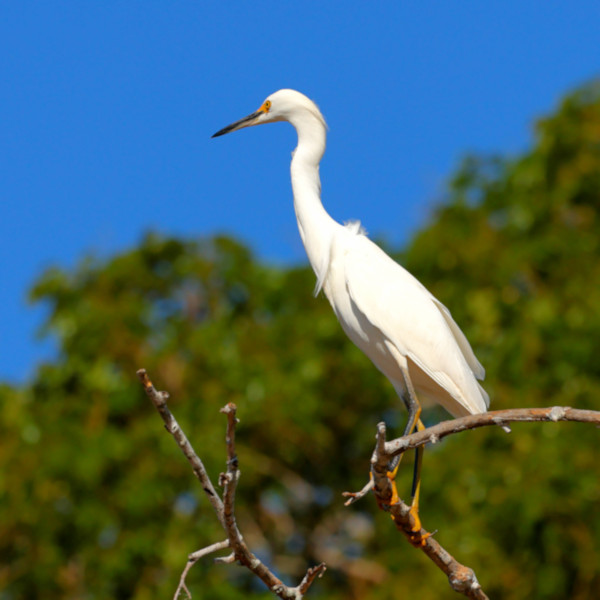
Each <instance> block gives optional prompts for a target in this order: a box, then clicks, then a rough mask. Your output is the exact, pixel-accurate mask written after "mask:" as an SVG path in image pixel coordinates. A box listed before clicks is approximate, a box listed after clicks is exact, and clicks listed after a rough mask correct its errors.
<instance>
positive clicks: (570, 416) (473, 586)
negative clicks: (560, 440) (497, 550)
mask: <svg viewBox="0 0 600 600" xmlns="http://www.w3.org/2000/svg"><path fill="white" fill-rule="evenodd" d="M539 421H547V422H558V421H575V422H579V423H592V424H595V425H596V426H600V412H598V411H592V410H580V409H575V408H570V407H567V406H564V407H563V406H554V407H550V408H522V409H510V410H499V411H493V412H487V413H483V414H479V415H469V416H467V417H461V418H459V419H454V420H451V421H444V422H442V423H438V424H437V425H434V426H432V427H428V428H427V429H425V430H423V431H419V432H417V433H413V434H411V435H407V436H405V437H400V438H397V439H395V440H392V441H390V442H386V440H385V433H386V429H385V423H379V425H378V426H377V435H376V444H375V450H374V451H373V456H372V458H371V479H370V480H369V483H368V484H367V485H366V486H365V487H364V488H363V489H362V490H361V491H360V492H358V493H348V492H346V493H345V494H344V495H345V496H346V497H348V498H349V500H348V501H347V502H346V504H352V503H353V502H356V501H357V500H359V499H360V498H362V497H364V496H365V495H366V494H367V493H368V492H370V491H371V490H373V491H374V492H375V498H376V500H377V504H378V506H379V508H381V509H382V510H384V511H386V512H389V513H390V514H391V516H392V518H393V520H394V523H395V525H396V527H397V528H398V529H399V530H400V531H401V532H402V533H403V534H404V535H405V536H406V537H407V539H408V540H409V542H410V543H411V544H412V545H413V546H415V547H417V548H419V549H421V550H422V551H423V552H424V553H425V554H426V555H427V556H428V557H429V558H430V559H431V560H432V561H433V562H434V563H435V564H436V565H437V566H438V567H439V568H440V569H441V570H442V571H443V572H444V573H445V574H446V576H447V577H448V581H449V582H450V585H451V587H452V589H454V590H455V591H457V592H459V593H461V594H463V595H464V596H466V597H467V598H475V599H477V600H485V599H486V598H487V596H486V594H485V593H484V592H483V590H482V589H481V586H480V584H479V582H478V581H477V577H476V575H475V573H474V572H473V570H472V569H470V568H469V567H466V566H464V565H462V564H460V563H459V562H458V561H457V560H456V559H455V558H454V557H453V556H452V555H451V554H450V553H449V552H448V551H446V550H445V549H444V548H442V546H441V545H440V544H439V543H438V542H437V541H436V540H435V539H434V537H433V534H431V533H429V532H427V531H426V530H425V529H423V528H420V527H419V526H418V525H417V523H416V522H415V519H414V517H413V515H412V514H411V513H410V506H408V505H407V504H405V503H404V502H403V501H402V500H400V499H398V500H397V501H395V502H394V503H393V504H391V503H390V502H391V501H392V484H391V481H390V478H389V477H388V467H389V464H390V460H391V459H392V458H393V457H394V456H398V455H399V454H402V453H404V452H406V450H410V449H411V448H417V447H419V446H424V445H426V444H435V443H437V442H439V441H440V440H441V439H442V438H444V437H446V436H448V435H452V434H454V433H459V432H461V431H467V430H469V429H477V428H478V427H486V426H490V425H496V426H500V427H507V426H508V424H510V423H516V422H539Z"/></svg>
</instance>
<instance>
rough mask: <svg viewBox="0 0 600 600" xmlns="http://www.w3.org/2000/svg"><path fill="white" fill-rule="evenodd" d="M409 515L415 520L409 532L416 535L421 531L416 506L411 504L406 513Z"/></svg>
mask: <svg viewBox="0 0 600 600" xmlns="http://www.w3.org/2000/svg"><path fill="white" fill-rule="evenodd" d="M408 514H409V515H412V518H413V519H414V520H415V524H414V525H413V526H412V528H411V531H412V532H413V533H418V532H419V531H421V529H422V526H421V519H420V518H419V507H418V506H417V505H416V504H413V505H412V506H411V507H410V510H409V511H408Z"/></svg>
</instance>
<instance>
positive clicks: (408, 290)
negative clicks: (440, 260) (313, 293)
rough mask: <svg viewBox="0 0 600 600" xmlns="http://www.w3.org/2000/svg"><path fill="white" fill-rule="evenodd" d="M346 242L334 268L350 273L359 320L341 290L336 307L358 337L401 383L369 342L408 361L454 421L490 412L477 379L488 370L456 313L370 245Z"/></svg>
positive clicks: (349, 289) (419, 386)
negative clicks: (345, 305)
mask: <svg viewBox="0 0 600 600" xmlns="http://www.w3.org/2000/svg"><path fill="white" fill-rule="evenodd" d="M341 238H342V239H341V240H340V241H342V240H343V243H342V244H341V246H342V247H339V251H341V252H338V251H336V252H335V254H336V256H335V257H334V261H335V262H334V263H333V264H334V265H336V268H335V270H336V271H338V269H340V270H341V269H343V273H344V279H345V287H346V293H347V294H348V295H349V298H350V310H351V311H352V313H353V315H350V314H344V310H343V308H341V307H340V303H339V302H337V300H339V298H336V296H337V294H336V291H337V292H338V294H339V292H340V291H341V290H340V289H339V287H340V286H337V290H336V289H333V290H330V291H331V295H332V297H331V298H330V300H331V302H332V304H333V305H334V309H336V313H337V314H338V317H339V318H340V321H342V325H343V326H344V329H345V330H346V331H347V333H348V334H349V335H350V337H351V338H353V339H354V341H355V342H356V343H357V344H358V345H359V347H361V349H362V350H363V351H364V352H365V353H366V354H367V355H368V356H369V358H371V360H372V361H373V362H374V363H375V365H376V366H377V367H378V368H380V370H382V371H383V372H384V373H385V374H386V375H387V376H388V377H389V378H390V379H392V381H393V382H398V381H401V378H400V377H399V376H400V374H399V373H398V374H394V373H392V372H391V367H390V362H389V361H387V362H386V360H385V358H383V357H382V354H381V352H380V351H379V352H377V351H374V350H373V347H374V346H377V345H378V344H377V342H376V340H374V339H370V340H369V341H368V343H367V342H366V340H367V338H368V337H369V336H370V337H371V338H374V337H376V336H377V335H378V334H380V335H381V336H382V339H383V343H384V344H385V345H386V346H387V347H388V348H391V349H392V350H391V352H396V353H398V354H399V355H400V356H401V357H402V356H403V357H405V360H406V365H407V367H408V370H409V373H410V377H411V381H412V383H413V385H414V387H415V389H416V390H417V393H420V394H424V395H426V396H429V397H431V398H432V399H434V400H436V401H437V402H439V403H440V404H442V406H444V407H445V408H446V409H447V410H448V411H449V412H450V413H451V414H453V415H454V416H459V415H465V414H469V413H480V412H485V411H486V409H487V406H488V404H489V398H488V396H487V393H486V392H485V390H483V388H482V387H481V386H480V385H479V384H478V383H477V381H476V379H475V378H476V377H478V378H480V379H482V378H483V376H484V374H485V371H484V369H483V367H482V366H481V364H480V363H479V361H478V360H477V359H476V358H475V355H474V353H473V350H472V349H471V346H470V345H469V342H468V341H467V338H466V337H465V335H464V334H463V333H462V331H461V330H460V329H459V327H458V325H457V324H456V323H455V322H454V320H453V319H452V316H451V315H450V312H449V311H448V309H447V308H446V307H445V306H444V305H443V304H441V303H440V302H439V301H438V300H437V299H436V298H435V297H434V296H433V295H432V294H431V293H430V292H429V291H428V290H427V289H426V288H425V287H424V286H423V285H422V284H421V283H420V282H419V281H418V280H417V279H415V278H414V277H413V276H412V275H411V274H410V273H409V272H408V271H406V270H405V269H403V268H402V267H401V266H400V265H399V264H397V263H396V262H394V261H393V260H392V259H391V258H390V257H389V256H388V255H387V254H385V252H383V250H381V249H380V248H379V247H378V246H376V245H375V244H374V243H373V242H371V241H370V240H369V239H368V238H366V237H364V236H362V235H348V236H346V235H343V236H341ZM340 261H341V262H340ZM339 283H341V281H340V282H339ZM346 312H347V311H346ZM369 325H370V327H369ZM357 329H360V330H361V331H358V330H357ZM349 330H352V331H349ZM353 334H354V335H353ZM361 337H362V338H363V341H364V342H365V343H360V338H361ZM357 340H358V341H357ZM379 346H381V341H380V342H379ZM397 362H398V361H396V363H397Z"/></svg>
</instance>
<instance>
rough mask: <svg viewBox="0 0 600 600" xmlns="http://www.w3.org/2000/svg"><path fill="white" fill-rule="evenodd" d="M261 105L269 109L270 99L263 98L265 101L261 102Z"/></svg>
mask: <svg viewBox="0 0 600 600" xmlns="http://www.w3.org/2000/svg"><path fill="white" fill-rule="evenodd" d="M263 106H264V107H265V110H269V109H270V108H271V101H270V100H265V103H264V104H263Z"/></svg>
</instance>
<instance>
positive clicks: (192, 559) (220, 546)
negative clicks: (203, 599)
mask: <svg viewBox="0 0 600 600" xmlns="http://www.w3.org/2000/svg"><path fill="white" fill-rule="evenodd" d="M225 548H229V540H223V541H222V542H217V543H216V544H212V545H211V546H207V547H206V548H202V549H201V550H196V552H192V553H191V554H190V555H189V556H188V561H187V563H186V565H185V569H183V573H181V577H180V578H179V585H178V586H177V589H176V590H175V595H174V596H173V600H177V599H178V598H179V594H181V592H182V591H184V592H185V593H186V594H187V597H188V598H191V597H192V595H191V594H190V591H189V590H188V589H187V586H186V585H185V578H186V577H187V574H188V571H189V570H190V569H191V568H192V567H193V566H194V565H195V564H196V562H197V561H198V560H200V559H201V558H202V557H203V556H206V555H207V554H212V553H213V552H217V551H218V550H224V549H225ZM215 560H218V559H215Z"/></svg>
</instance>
